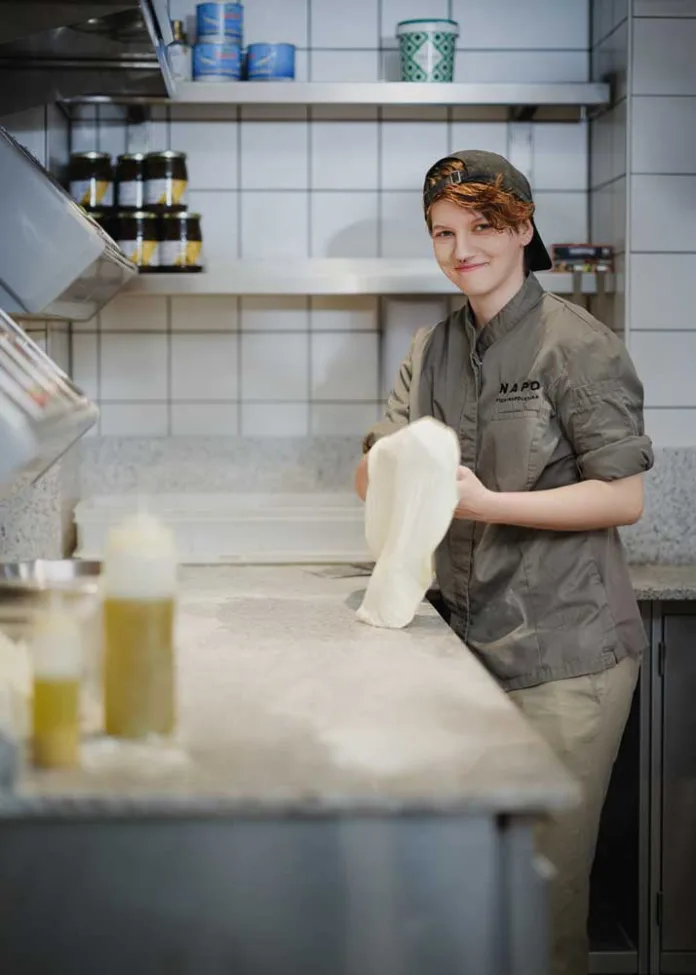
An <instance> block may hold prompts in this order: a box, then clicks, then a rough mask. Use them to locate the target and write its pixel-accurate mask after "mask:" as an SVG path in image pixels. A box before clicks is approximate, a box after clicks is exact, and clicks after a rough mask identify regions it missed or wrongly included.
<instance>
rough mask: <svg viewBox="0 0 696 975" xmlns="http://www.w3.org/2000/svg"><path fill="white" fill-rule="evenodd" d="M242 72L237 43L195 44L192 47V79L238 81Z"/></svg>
mask: <svg viewBox="0 0 696 975" xmlns="http://www.w3.org/2000/svg"><path fill="white" fill-rule="evenodd" d="M241 73H242V49H241V47H240V46H239V44H207V43H204V44H196V46H195V47H194V49H193V80H194V81H238V80H239V78H240V76H241Z"/></svg>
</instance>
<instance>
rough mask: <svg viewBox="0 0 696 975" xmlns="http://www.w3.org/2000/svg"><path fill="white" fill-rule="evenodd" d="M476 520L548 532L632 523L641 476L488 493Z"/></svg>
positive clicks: (640, 509) (640, 491) (640, 498)
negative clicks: (546, 489)
mask: <svg viewBox="0 0 696 975" xmlns="http://www.w3.org/2000/svg"><path fill="white" fill-rule="evenodd" d="M485 508H486V510H485V511H482V512H481V517H480V518H479V519H478V520H480V521H485V522H488V523H490V524H500V525H519V526H520V527H522V528H539V529H546V530H549V531H593V530H595V529H600V528H612V527H618V526H620V525H632V524H634V523H635V522H636V521H638V520H639V518H640V517H641V515H642V513H643V476H642V474H636V475H634V476H632V477H627V478H623V479H621V480H617V481H592V480H588V481H580V482H579V483H578V484H569V485H567V486H565V487H559V488H551V489H550V490H548V491H517V492H496V491H490V492H488V497H487V500H486V504H485Z"/></svg>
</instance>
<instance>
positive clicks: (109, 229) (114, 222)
mask: <svg viewBox="0 0 696 975" xmlns="http://www.w3.org/2000/svg"><path fill="white" fill-rule="evenodd" d="M89 214H90V216H91V217H92V219H93V220H96V222H97V223H98V224H99V226H100V227H101V228H102V230H104V231H106V233H107V234H108V235H109V237H111V239H112V240H118V226H119V224H118V214H117V213H116V212H115V211H114V210H90V211H89Z"/></svg>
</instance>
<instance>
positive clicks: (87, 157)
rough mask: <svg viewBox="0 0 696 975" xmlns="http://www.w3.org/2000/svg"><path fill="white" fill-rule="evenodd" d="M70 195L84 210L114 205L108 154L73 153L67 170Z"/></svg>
mask: <svg viewBox="0 0 696 975" xmlns="http://www.w3.org/2000/svg"><path fill="white" fill-rule="evenodd" d="M68 179H69V183H70V195H71V196H72V198H73V200H75V201H76V202H77V203H79V204H80V206H82V207H84V208H85V210H99V209H101V208H103V207H110V206H113V204H114V173H113V168H112V166H111V156H110V155H109V153H108V152H74V153H73V154H72V155H71V156H70V165H69V169H68Z"/></svg>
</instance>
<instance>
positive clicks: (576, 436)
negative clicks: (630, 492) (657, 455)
mask: <svg viewBox="0 0 696 975" xmlns="http://www.w3.org/2000/svg"><path fill="white" fill-rule="evenodd" d="M557 410H558V414H559V419H560V421H561V424H562V426H563V428H564V430H565V433H566V436H567V437H568V439H569V441H570V443H571V444H572V446H573V449H574V450H575V454H576V458H577V465H578V470H579V472H580V475H581V477H582V478H583V480H598V481H615V480H619V479H620V478H623V477H631V476H632V475H633V474H640V473H643V472H644V471H648V470H650V468H651V467H652V466H653V462H654V458H653V450H652V443H651V440H650V438H649V437H648V436H646V433H645V425H644V420H643V386H642V383H641V382H640V380H639V378H638V376H637V374H636V371H635V368H634V366H633V363H632V362H631V359H630V356H629V354H628V351H627V350H626V348H625V347H624V346H623V343H622V342H621V340H620V339H619V338H617V337H615V336H612V340H611V341H606V342H601V343H598V344H597V345H596V346H594V347H593V348H592V349H589V350H585V354H584V355H580V356H578V359H577V360H576V361H575V362H574V363H571V364H570V365H569V367H568V369H567V371H566V373H565V375H564V376H563V377H562V379H561V381H560V382H559V384H558V391H557Z"/></svg>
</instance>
